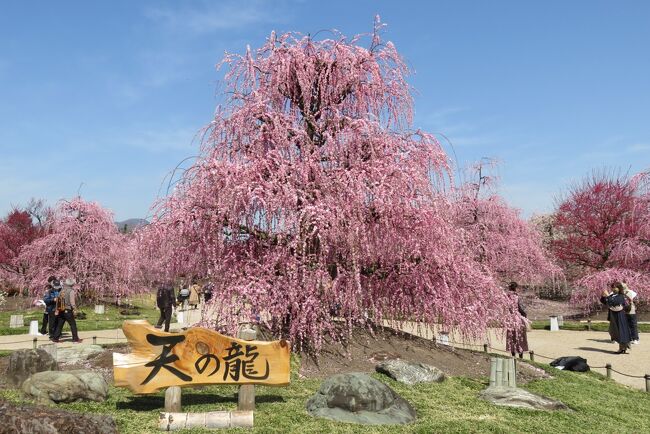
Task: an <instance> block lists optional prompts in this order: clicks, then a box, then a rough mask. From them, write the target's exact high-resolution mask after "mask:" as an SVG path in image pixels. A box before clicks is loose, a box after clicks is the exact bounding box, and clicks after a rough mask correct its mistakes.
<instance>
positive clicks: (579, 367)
mask: <svg viewBox="0 0 650 434" xmlns="http://www.w3.org/2000/svg"><path fill="white" fill-rule="evenodd" d="M549 365H551V366H553V367H555V368H557V369H564V370H565V371H575V372H587V371H588V370H589V365H588V364H587V359H583V358H582V357H578V356H565V357H559V358H557V359H555V360H553V361H552V362H551V363H549Z"/></svg>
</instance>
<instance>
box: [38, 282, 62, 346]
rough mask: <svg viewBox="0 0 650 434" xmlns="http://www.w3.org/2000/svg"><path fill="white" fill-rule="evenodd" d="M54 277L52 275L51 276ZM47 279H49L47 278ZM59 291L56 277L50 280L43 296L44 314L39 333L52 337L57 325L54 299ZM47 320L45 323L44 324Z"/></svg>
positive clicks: (59, 283) (59, 284)
mask: <svg viewBox="0 0 650 434" xmlns="http://www.w3.org/2000/svg"><path fill="white" fill-rule="evenodd" d="M52 277H54V276H52ZM48 280H49V279H48ZM60 291H61V282H59V279H57V278H56V277H55V278H54V279H53V280H52V281H50V283H49V288H48V290H47V292H46V293H45V296H44V297H43V302H44V303H45V315H43V326H42V327H41V334H42V335H44V334H45V331H46V330H47V334H48V335H49V336H50V338H52V337H53V336H54V333H55V332H56V328H57V326H58V321H57V320H58V317H57V315H56V301H57V299H58V297H59V292H60ZM46 321H47V324H46Z"/></svg>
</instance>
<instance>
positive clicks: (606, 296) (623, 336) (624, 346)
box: [600, 282, 632, 354]
mask: <svg viewBox="0 0 650 434" xmlns="http://www.w3.org/2000/svg"><path fill="white" fill-rule="evenodd" d="M619 286H620V283H619V282H614V283H612V285H611V292H610V291H604V292H603V294H602V297H601V298H600V301H601V302H602V303H603V304H605V305H606V306H607V307H608V309H609V313H608V318H609V321H610V330H611V329H614V330H616V332H617V333H616V335H615V336H613V338H615V340H616V342H618V351H617V352H616V354H625V353H626V352H627V351H628V350H629V349H630V341H631V340H632V336H631V333H630V326H629V324H628V320H627V317H626V316H625V304H626V299H625V295H623V292H622V291H621V290H620V289H619Z"/></svg>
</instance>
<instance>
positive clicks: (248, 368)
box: [113, 320, 290, 393]
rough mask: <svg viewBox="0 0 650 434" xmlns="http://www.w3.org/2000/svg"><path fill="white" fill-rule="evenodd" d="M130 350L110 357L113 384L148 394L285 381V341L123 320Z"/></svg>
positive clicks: (287, 354) (287, 378)
mask: <svg viewBox="0 0 650 434" xmlns="http://www.w3.org/2000/svg"><path fill="white" fill-rule="evenodd" d="M122 330H123V331H124V335H125V336H126V338H127V340H128V341H129V344H130V345H131V347H132V349H133V352H132V353H131V354H119V353H113V377H114V379H115V386H117V387H128V388H129V389H130V390H132V391H133V392H135V393H153V392H156V391H158V390H160V389H164V388H167V387H171V386H180V387H183V386H198V385H208V384H239V385H242V384H266V385H270V386H284V385H287V384H289V382H290V364H289V357H290V347H289V343H288V342H287V341H284V340H281V341H273V342H263V341H248V340H243V339H236V338H231V337H228V336H224V335H222V334H220V333H217V332H215V331H211V330H207V329H204V328H198V327H197V328H191V329H189V330H187V331H184V332H182V333H166V332H163V331H160V330H159V329H156V328H154V327H153V326H152V325H151V324H149V322H148V321H146V320H130V321H124V324H123V326H122Z"/></svg>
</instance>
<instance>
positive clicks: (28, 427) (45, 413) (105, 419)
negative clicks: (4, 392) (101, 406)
mask: <svg viewBox="0 0 650 434" xmlns="http://www.w3.org/2000/svg"><path fill="white" fill-rule="evenodd" d="M0 420H2V427H1V428H0V431H1V432H3V433H30V434H57V433H69V432H70V433H71V432H74V433H75V434H117V432H118V431H117V425H116V424H115V420H113V418H112V417H111V416H106V415H99V414H81V413H73V412H70V411H65V410H61V409H58V408H52V407H45V406H34V405H14V404H11V403H8V402H6V401H2V400H0Z"/></svg>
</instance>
